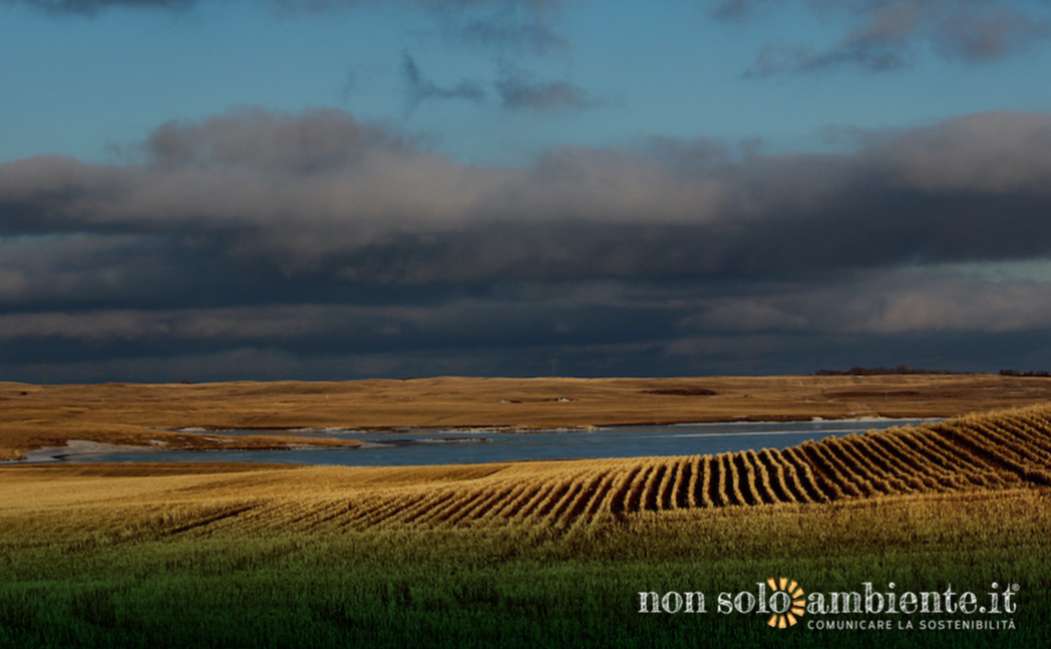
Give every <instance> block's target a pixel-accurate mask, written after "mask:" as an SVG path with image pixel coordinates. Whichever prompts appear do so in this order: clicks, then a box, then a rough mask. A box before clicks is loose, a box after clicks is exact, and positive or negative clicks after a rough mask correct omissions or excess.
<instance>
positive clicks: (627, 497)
mask: <svg viewBox="0 0 1051 649" xmlns="http://www.w3.org/2000/svg"><path fill="white" fill-rule="evenodd" d="M160 466H163V465H160ZM68 471H69V469H66V468H62V467H39V468H34V467H24V468H20V469H16V470H12V471H10V472H8V474H7V476H5V477H6V479H2V480H3V482H5V483H9V484H18V482H17V480H13V478H16V477H18V476H20V475H21V476H25V475H28V474H35V475H36V476H38V477H40V478H43V477H46V476H48V475H51V474H57V475H62V476H65V475H66V474H67V472H68ZM75 471H77V472H80V473H81V474H83V476H85V480H86V486H88V487H91V486H92V485H93V484H94V483H93V482H92V481H90V480H88V479H87V478H88V477H89V476H93V475H96V474H97V473H98V472H102V473H106V472H108V471H114V469H109V468H105V467H103V468H93V467H82V468H78V469H75ZM130 471H139V472H143V473H150V470H149V467H148V465H146V466H143V465H135V467H131V469H130ZM122 475H124V476H125V477H126V478H128V473H127V472H125V473H123V474H122ZM187 480H190V481H191V482H192V483H193V484H194V486H193V487H192V488H191V487H189V486H185V487H184V486H181V485H183V484H184V483H185V482H186V481H187ZM125 482H132V480H131V479H130V478H128V479H127V480H126V481H125ZM147 482H148V483H149V484H150V485H151V488H152V489H156V490H157V491H156V495H155V496H154V497H155V498H157V499H158V503H159V504H158V507H159V506H160V503H172V502H179V501H180V500H183V499H185V497H186V494H187V493H189V494H191V495H195V494H196V493H198V492H202V493H204V492H206V493H208V494H209V496H210V497H211V498H212V499H213V500H214V499H223V498H225V499H229V502H228V503H225V504H221V505H220V504H217V505H215V507H214V508H213V509H209V510H207V511H206V512H204V513H202V514H201V519H200V520H196V521H185V520H178V521H176V520H173V522H172V524H173V525H175V526H177V527H178V526H201V527H207V528H208V529H213V530H214V529H222V528H226V527H235V528H238V529H244V530H251V531H263V530H277V529H297V530H308V531H309V530H318V531H324V532H330V531H338V530H345V529H346V530H366V529H370V528H374V527H382V526H399V525H400V526H413V527H421V526H423V527H426V526H454V527H456V526H458V527H477V526H487V525H492V526H505V525H509V524H523V525H527V526H542V527H547V528H552V529H556V530H566V529H569V528H572V527H574V526H580V525H589V524H591V523H593V522H595V521H598V522H602V521H603V520H604V519H605V518H606V517H613V518H623V517H625V516H628V515H631V514H634V513H638V512H643V511H650V512H663V511H670V510H684V509H716V508H724V507H760V506H765V505H783V504H804V505H805V504H821V503H831V502H837V501H842V500H847V499H861V498H866V499H878V498H888V497H901V496H909V495H925V494H927V495H929V494H940V493H955V492H968V491H979V490H997V489H1016V488H1022V487H1047V486H1051V408H1047V407H1030V408H1022V409H1015V410H1012V411H1006V412H998V413H992V414H984V415H973V416H967V417H962V418H957V419H954V420H950V421H945V422H940V423H934V424H929V425H923V426H915V427H907V428H896V429H890V430H885V431H873V432H869V433H866V434H857V435H848V436H843V437H828V438H825V439H823V440H820V441H808V442H805V443H803V444H801V445H799V446H796V447H792V448H788V449H784V450H776V449H762V450H759V451H751V450H749V451H744V452H736V453H723V454H720V455H705V456H692V457H671V458H632V459H613V460H585V461H571V462H568V461H567V462H525V463H507V464H486V465H460V466H437V467H400V468H372V469H364V470H363V469H355V470H348V469H343V468H292V469H276V468H268V469H265V470H258V469H256V470H254V471H253V470H251V467H250V466H248V467H242V468H241V470H240V472H238V473H230V474H227V473H222V474H219V476H218V477H215V476H212V477H210V478H208V479H207V480H205V479H202V477H201V476H200V475H195V474H189V475H178V476H174V477H164V476H163V470H158V471H157V472H156V473H151V478H150V479H149V480H147ZM55 484H61V483H58V482H56V483H55ZM102 484H104V485H107V486H108V485H109V483H102ZM128 486H129V485H127V484H121V485H120V487H121V490H120V498H122V499H127V498H128ZM33 488H34V489H37V488H38V487H33ZM55 488H56V487H50V488H49V490H52V491H53V490H54V489H55ZM59 489H60V490H61V488H60V487H59ZM79 489H80V487H79V486H78V490H79ZM79 493H81V494H82V495H83V497H84V498H86V499H87V500H89V501H91V502H98V503H109V502H110V501H111V499H112V497H107V495H106V494H105V493H100V494H93V495H91V496H90V497H88V495H87V493H88V492H85V491H79ZM263 496H265V498H264V497H263ZM42 497H43V496H42V495H40V494H36V495H35V496H34V498H35V499H36V500H37V501H39V500H40V499H41V498H42ZM59 497H60V498H64V497H65V496H63V495H61V494H60V496H59ZM191 501H194V499H193V498H191ZM169 516H170V514H169Z"/></svg>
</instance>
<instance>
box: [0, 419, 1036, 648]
mask: <svg viewBox="0 0 1051 649" xmlns="http://www.w3.org/2000/svg"><path fill="white" fill-rule="evenodd" d="M1049 468H1051V409H1049V408H1046V407H1030V408H1023V409H1016V410H1011V411H1004V412H999V413H992V414H984V415H976V416H968V417H963V418H959V419H955V420H950V421H946V422H941V423H936V424H931V425H926V426H918V427H913V428H902V429H892V430H889V431H883V432H873V433H869V434H865V435H851V436H847V437H841V438H830V439H826V440H822V441H820V442H807V443H804V444H802V445H800V446H798V447H795V448H791V449H787V450H784V451H770V450H764V451H760V452H753V451H748V452H744V453H733V454H723V455H719V456H700V457H682V458H638V459H632V460H605V461H597V460H595V461H575V462H536V463H533V462H529V463H509V464H501V465H462V466H434V467H402V468H379V469H356V468H355V469H350V468H313V467H295V468H287V467H286V468H277V467H266V466H252V465H239V466H238V465H207V464H202V465H151V464H132V465H65V466H63V465H56V466H37V467H31V466H23V467H11V468H7V469H4V470H2V471H0V547H2V548H3V553H2V555H0V556H2V557H3V561H2V562H0V643H3V644H5V645H7V646H53V647H66V646H71V645H77V646H143V647H146V646H150V647H154V646H187V645H194V646H214V647H229V646H273V647H284V646H333V647H335V646H363V645H364V644H366V643H367V644H368V645H369V646H392V647H393V646H406V645H412V644H417V643H423V644H428V645H431V644H433V645H439V646H450V647H452V646H457V647H463V646H494V645H500V646H523V647H524V646H530V647H535V646H545V645H551V644H555V643H572V644H576V645H579V646H596V647H598V646H625V647H627V646H640V645H641V646H655V647H656V646H673V647H677V646H682V647H692V646H705V645H707V644H710V643H712V642H722V641H725V642H731V641H733V642H734V643H750V642H760V641H763V640H767V641H776V642H777V643H778V644H785V645H787V646H813V644H814V642H815V635H814V634H818V633H820V634H822V635H821V642H822V643H824V644H830V643H836V642H840V643H843V644H850V645H851V646H888V645H891V646H909V645H910V644H911V643H914V642H915V641H916V638H917V637H918V636H917V634H924V635H923V636H922V637H923V639H924V642H926V643H928V644H931V643H933V644H935V645H939V646H959V645H966V646H979V645H984V644H989V643H996V644H999V645H1003V646H1019V647H1022V646H1035V645H1037V644H1039V642H1040V641H1041V639H1046V637H1047V628H1046V622H1045V621H1044V620H1043V619H1041V618H1042V616H1041V613H1040V612H1041V611H1042V610H1043V609H1044V607H1045V606H1046V605H1047V603H1048V601H1051V568H1048V559H1049V558H1051V534H1049V531H1051V507H1049V503H1051V490H1049V489H1048V485H1049V483H1051V480H1049V473H1048V470H1049ZM777 575H787V576H789V577H791V578H792V579H795V580H798V581H799V582H800V583H801V584H804V585H805V586H807V587H808V588H809V589H811V590H817V589H822V590H835V589H856V588H858V586H859V584H860V583H861V582H863V581H874V582H877V585H879V584H885V583H886V582H891V581H893V582H897V583H899V584H901V585H902V587H912V588H914V589H918V590H922V589H927V588H936V587H941V588H944V587H945V586H946V585H947V584H951V585H953V586H957V587H959V588H965V589H966V588H969V589H974V590H979V591H980V590H985V589H987V588H988V587H989V585H990V584H991V583H992V582H1000V583H1007V582H1011V583H1018V584H1019V586H1020V590H1019V595H1018V602H1019V609H1018V612H1017V613H1016V614H1015V615H1014V622H1015V628H1014V629H1013V630H993V631H956V632H949V633H930V632H924V631H920V630H914V631H895V632H882V633H881V632H862V631H817V630H812V629H808V628H805V625H802V626H799V627H796V628H791V629H785V630H778V629H770V628H768V627H767V626H766V623H765V622H766V620H765V617H763V616H761V615H750V616H748V615H730V616H725V615H715V614H708V615H692V616H691V615H682V614H680V615H667V614H665V615H644V614H640V613H638V612H637V609H638V592H640V591H657V592H664V591H669V590H678V591H687V590H691V591H692V590H697V591H707V592H713V593H714V592H719V591H732V592H737V591H740V590H745V589H753V590H754V588H755V585H756V583H757V582H758V581H763V580H765V579H766V578H767V577H769V576H777Z"/></svg>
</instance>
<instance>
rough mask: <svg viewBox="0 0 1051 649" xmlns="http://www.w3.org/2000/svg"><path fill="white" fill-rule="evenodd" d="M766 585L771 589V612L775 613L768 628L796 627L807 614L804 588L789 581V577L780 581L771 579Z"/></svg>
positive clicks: (768, 622) (768, 623) (768, 621)
mask: <svg viewBox="0 0 1051 649" xmlns="http://www.w3.org/2000/svg"><path fill="white" fill-rule="evenodd" d="M766 585H767V586H769V587H770V610H771V611H773V613H772V614H771V615H770V619H768V620H767V622H766V624H767V626H771V627H774V628H778V629H787V628H788V627H790V626H795V625H796V623H797V622H799V618H801V617H803V615H804V614H805V613H806V600H805V599H803V595H804V594H805V591H804V590H803V588H802V587H801V586H800V585H799V583H798V582H797V581H796V580H795V579H793V580H792V581H789V580H788V577H781V579H779V580H778V579H774V578H773V577H769V578H768V579H767V580H766Z"/></svg>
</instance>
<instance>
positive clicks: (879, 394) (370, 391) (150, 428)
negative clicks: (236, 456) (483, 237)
mask: <svg viewBox="0 0 1051 649" xmlns="http://www.w3.org/2000/svg"><path fill="white" fill-rule="evenodd" d="M1040 401H1051V379H1044V378H1039V377H1005V376H996V375H989V374H970V375H888V376H817V377H815V376H772V377H703V378H676V379H566V378H536V379H501V378H462V377H439V378H428V379H412V380H368V381H336V382H299V381H278V382H263V383H260V382H230V383H204V384H160V385H139V384H123V383H111V384H103V385H30V384H24V383H0V459H5V458H16V457H20V456H22V455H23V454H24V453H25V452H26V451H29V450H32V449H34V448H40V447H52V446H62V445H63V444H65V443H66V442H68V441H69V440H89V441H94V442H103V443H112V444H133V445H141V446H158V445H159V446H163V447H165V448H170V449H181V448H188V449H207V448H225V449H234V448H250V449H267V448H288V447H289V445H291V444H313V445H353V444H355V443H356V442H354V441H353V440H334V439H331V438H327V439H326V438H321V437H313V438H312V437H309V436H306V437H305V436H297V437H295V438H290V437H288V436H287V435H286V434H285V433H287V430H288V429H292V428H310V427H316V428H324V427H348V428H350V427H359V428H381V429H382V428H395V427H402V426H412V427H471V426H507V427H517V428H524V429H535V428H543V427H563V426H564V427H574V426H577V427H579V426H594V425H615V424H650V423H672V422H701V421H732V420H808V419H811V418H813V417H823V418H844V417H848V418H849V417H871V416H883V417H950V416H955V415H962V414H965V413H968V412H975V411H985V410H991V409H997V408H1008V407H1012V406H1021V405H1026V404H1031V403H1036V402H1040ZM187 427H197V428H204V429H222V428H254V429H260V431H261V432H260V434H258V435H256V436H236V437H234V436H226V435H222V434H221V432H217V431H212V432H211V434H208V435H201V434H188V433H186V432H185V431H181V430H180V429H183V428H187Z"/></svg>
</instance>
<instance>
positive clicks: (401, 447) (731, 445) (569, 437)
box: [78, 419, 929, 466]
mask: <svg viewBox="0 0 1051 649" xmlns="http://www.w3.org/2000/svg"><path fill="white" fill-rule="evenodd" d="M924 421H929V420H922V419H880V420H866V421H850V420H840V421H834V420H828V421H805V422H755V423H752V422H749V423H745V422H734V423H706V424H673V425H665V426H614V427H609V428H597V429H593V430H550V431H540V432H528V433H525V432H510V431H503V430H488V429H472V430H465V429H448V430H432V429H426V430H425V429H407V430H404V431H383V432H377V431H354V430H341V429H335V430H333V429H302V430H299V431H293V433H298V434H303V435H310V436H322V437H335V438H342V439H356V440H361V441H362V442H364V445H363V446H361V447H358V448H316V447H314V448H309V447H305V448H296V449H291V450H283V451H232V450H231V451H225V450H219V451H165V450H153V451H150V452H116V453H102V454H97V455H91V456H90V457H81V458H78V459H79V460H81V461H94V462H136V461H139V462H276V463H295V464H341V465H348V466H383V465H422V464H470V463H479V462H509V461H520V460H564V459H585V458H618V457H638V456H647V455H696V454H706V453H722V452H726V451H742V450H747V449H755V450H759V449H762V448H785V447H788V446H793V445H795V444H799V443H800V442H802V441H804V440H808V439H821V438H823V437H828V436H830V435H846V434H850V433H857V432H862V431H866V430H871V429H883V428H889V427H892V426H902V425H912V424H917V423H923V422H924ZM214 433H221V434H225V435H234V434H246V435H249V434H250V435H259V434H274V431H273V430H250V429H243V430H241V429H239V430H215V431H201V433H200V434H214ZM282 434H287V433H286V432H285V431H282Z"/></svg>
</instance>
